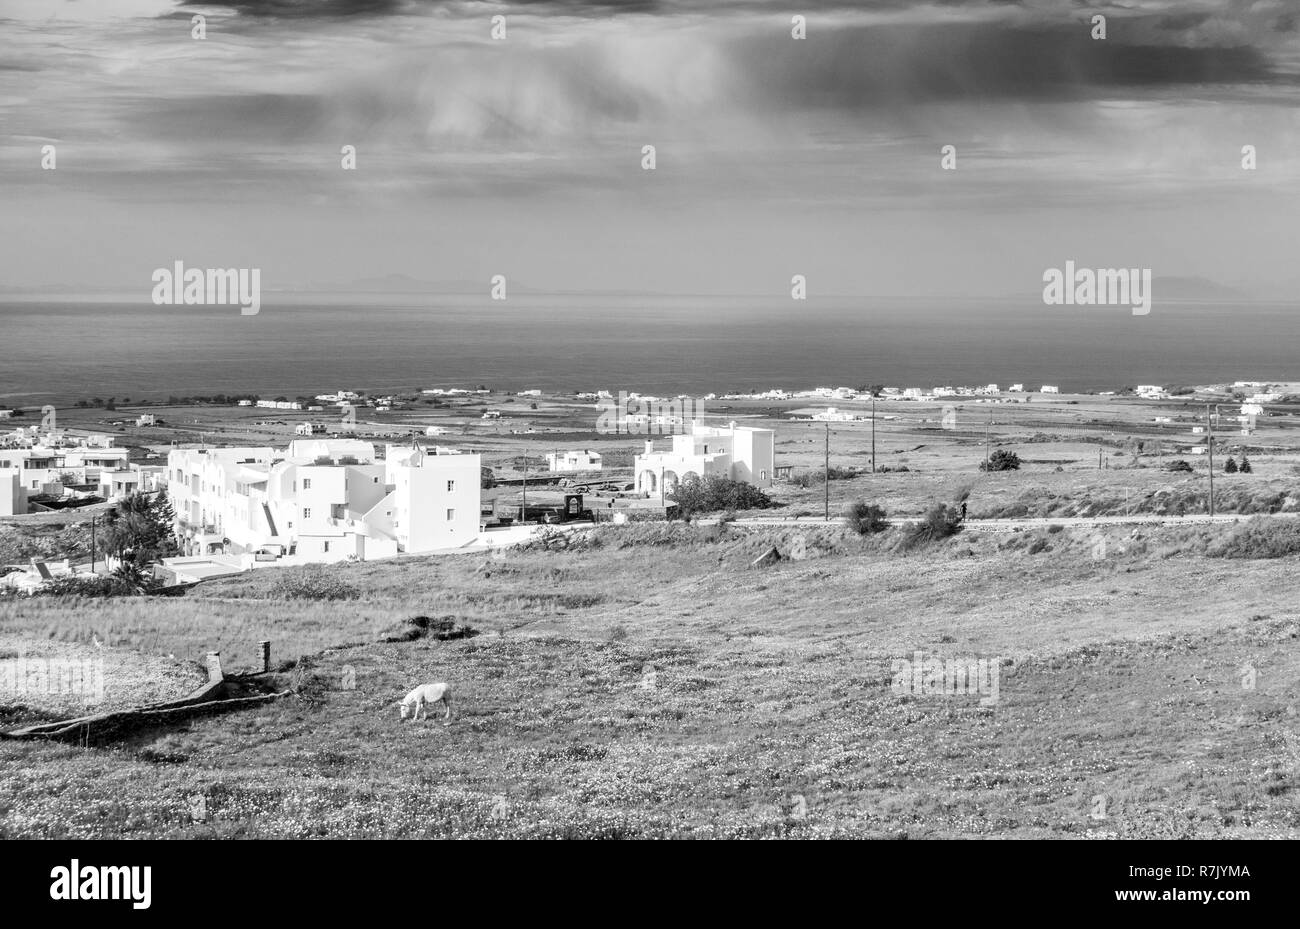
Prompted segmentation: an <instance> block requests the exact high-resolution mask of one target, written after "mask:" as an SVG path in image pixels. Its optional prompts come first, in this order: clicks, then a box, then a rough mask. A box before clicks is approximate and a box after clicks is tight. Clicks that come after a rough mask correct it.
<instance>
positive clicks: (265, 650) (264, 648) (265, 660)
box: [257, 641, 271, 671]
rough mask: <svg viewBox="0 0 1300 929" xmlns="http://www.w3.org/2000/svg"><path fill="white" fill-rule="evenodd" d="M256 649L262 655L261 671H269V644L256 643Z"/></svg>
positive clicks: (267, 642)
mask: <svg viewBox="0 0 1300 929" xmlns="http://www.w3.org/2000/svg"><path fill="white" fill-rule="evenodd" d="M257 647H258V649H259V650H260V651H261V653H262V670H263V671H270V670H271V643H270V642H269V641H266V642H258V643H257Z"/></svg>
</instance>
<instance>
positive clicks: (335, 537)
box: [167, 439, 480, 563]
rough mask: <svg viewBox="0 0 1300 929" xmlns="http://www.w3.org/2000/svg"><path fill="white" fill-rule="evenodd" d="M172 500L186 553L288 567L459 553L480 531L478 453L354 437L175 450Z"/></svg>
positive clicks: (170, 488) (170, 462)
mask: <svg viewBox="0 0 1300 929" xmlns="http://www.w3.org/2000/svg"><path fill="white" fill-rule="evenodd" d="M167 466H168V471H169V474H168V494H169V496H170V497H171V501H172V506H173V508H174V509H175V511H176V516H177V526H178V534H179V535H180V536H181V537H182V538H183V539H185V541H186V543H187V544H186V548H187V549H188V553H189V554H192V555H207V554H212V553H214V552H217V551H221V552H224V553H227V554H245V553H262V554H264V555H270V556H275V557H284V558H287V559H289V560H291V561H293V562H296V563H301V562H308V561H324V562H328V561H340V560H343V559H346V558H348V557H356V558H361V559H364V558H375V557H383V556H387V555H395V554H397V553H398V552H427V551H436V550H441V549H450V548H457V547H460V546H463V545H466V544H468V543H470V542H472V541H473V540H474V539H476V538H477V536H478V531H479V483H480V471H479V456H478V455H431V454H428V453H426V452H425V451H423V450H420V449H415V448H411V447H409V446H395V445H389V446H388V447H387V449H386V455H385V458H384V459H383V460H382V461H379V460H376V456H375V449H374V446H372V445H371V444H370V443H368V442H362V441H359V440H356V439H299V440H295V441H293V442H291V443H290V444H289V447H288V449H286V450H285V451H283V452H276V451H274V450H272V449H270V448H220V449H175V450H173V451H172V452H171V453H170V454H169V455H168V457H167Z"/></svg>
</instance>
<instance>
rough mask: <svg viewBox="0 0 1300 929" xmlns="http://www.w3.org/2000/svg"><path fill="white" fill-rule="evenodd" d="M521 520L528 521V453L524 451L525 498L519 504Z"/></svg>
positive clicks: (521, 521)
mask: <svg viewBox="0 0 1300 929" xmlns="http://www.w3.org/2000/svg"><path fill="white" fill-rule="evenodd" d="M519 522H520V523H526V522H528V453H527V452H524V498H523V502H522V503H520V504H519Z"/></svg>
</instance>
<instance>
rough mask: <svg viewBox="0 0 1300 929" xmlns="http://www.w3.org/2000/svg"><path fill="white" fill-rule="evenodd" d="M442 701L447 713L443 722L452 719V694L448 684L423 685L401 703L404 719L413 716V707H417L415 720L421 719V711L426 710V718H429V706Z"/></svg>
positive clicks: (399, 704)
mask: <svg viewBox="0 0 1300 929" xmlns="http://www.w3.org/2000/svg"><path fill="white" fill-rule="evenodd" d="M439 700H441V701H442V705H443V708H444V709H445V710H446V712H445V713H444V714H443V717H442V719H443V722H444V723H445V722H447V721H448V720H450V719H451V693H450V689H449V688H448V687H447V685H446V684H421V685H420V686H419V687H417V688H415V690H413V691H411V692H410V693H409V694H407V695H406V696H405V697H404V698H403V699H402V700H401V701H400V702H399V703H398V706H399V707H401V713H402V719H406V717H408V716H410V715H411V707H412V706H414V707H415V718H416V719H419V718H420V710H424V718H425V719H428V718H429V704H430V703H437V702H438V701H439Z"/></svg>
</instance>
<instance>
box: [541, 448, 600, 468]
mask: <svg viewBox="0 0 1300 929" xmlns="http://www.w3.org/2000/svg"><path fill="white" fill-rule="evenodd" d="M602 460H603V459H602V458H601V455H600V453H599V452H593V451H591V450H590V449H582V450H581V451H572V450H571V451H567V452H550V453H548V454H547V456H546V466H547V469H548V470H550V471H599V470H600V468H601V462H602Z"/></svg>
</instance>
